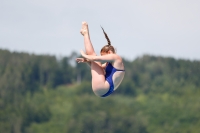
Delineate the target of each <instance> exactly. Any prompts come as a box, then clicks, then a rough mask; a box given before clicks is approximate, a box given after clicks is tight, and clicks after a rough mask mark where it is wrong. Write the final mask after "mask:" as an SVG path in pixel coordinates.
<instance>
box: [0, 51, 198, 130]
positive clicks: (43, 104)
mask: <svg viewBox="0 0 200 133" xmlns="http://www.w3.org/2000/svg"><path fill="white" fill-rule="evenodd" d="M78 56H79V55H78V54H77V53H72V54H71V55H70V56H69V57H63V58H59V59H57V58H56V57H55V56H50V55H34V54H28V53H17V52H10V51H8V50H0V132H2V133H34V132H37V133H43V132H49V133H51V132H52V133H56V132H83V133H84V132H85V133H89V132H93V133H95V132H109V133H112V132H113V133H116V132H133V133H150V132H152V133H156V132H158V133H162V132H163V133H164V132H165V133H166V132H170V133H173V132H174V133H175V132H177V133H178V132H181V133H184V132H185V133H186V132H193V133H195V132H197V131H198V130H199V127H200V116H199V115H198V111H199V108H200V105H199V104H198V101H200V99H199V96H198V94H200V93H199V92H200V91H199V89H200V82H199V81H200V69H199V68H200V61H190V60H181V59H180V60H176V59H174V58H164V57H155V56H149V55H144V56H142V57H138V58H137V59H135V60H133V61H129V60H126V59H124V65H125V69H126V75H125V78H124V80H123V82H122V84H121V85H120V87H119V88H118V89H117V90H116V92H115V93H114V94H112V95H111V96H109V97H107V98H105V99H102V98H99V97H96V96H95V95H94V94H93V92H92V90H91V84H90V82H91V76H90V69H89V67H88V66H87V65H86V64H78V65H77V64H76V63H75V62H74V60H75V58H76V57H78ZM186 99H188V100H189V101H187V100H186ZM190 112H192V113H190ZM191 124H192V126H191ZM191 127H192V128H191Z"/></svg>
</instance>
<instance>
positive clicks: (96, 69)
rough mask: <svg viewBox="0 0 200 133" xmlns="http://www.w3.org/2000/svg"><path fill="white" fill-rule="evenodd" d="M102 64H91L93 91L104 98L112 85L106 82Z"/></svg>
mask: <svg viewBox="0 0 200 133" xmlns="http://www.w3.org/2000/svg"><path fill="white" fill-rule="evenodd" d="M100 65H101V64H100V63H98V62H91V74H92V89H93V91H94V93H95V94H96V95H98V96H102V95H104V94H105V93H107V92H108V90H109V87H110V85H109V84H108V82H106V80H105V75H104V71H103V69H102V67H101V66H100Z"/></svg>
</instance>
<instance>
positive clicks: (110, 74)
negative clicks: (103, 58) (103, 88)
mask: <svg viewBox="0 0 200 133" xmlns="http://www.w3.org/2000/svg"><path fill="white" fill-rule="evenodd" d="M105 71H106V75H105V78H106V81H108V83H109V84H110V89H109V91H108V92H107V93H106V94H104V95H103V96H102V97H106V96H108V95H110V94H111V93H112V92H113V91H114V83H113V80H112V77H113V74H114V73H115V72H116V71H125V70H119V69H116V68H114V67H113V66H112V64H111V63H110V62H108V65H107V66H106V68H105Z"/></svg>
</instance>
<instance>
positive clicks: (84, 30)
mask: <svg viewBox="0 0 200 133" xmlns="http://www.w3.org/2000/svg"><path fill="white" fill-rule="evenodd" d="M81 34H82V35H83V36H84V45H85V50H86V54H87V55H96V54H95V51H94V48H93V45H92V42H91V40H90V34H89V28H88V24H87V23H86V22H82V28H81Z"/></svg>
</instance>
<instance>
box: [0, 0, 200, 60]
mask: <svg viewBox="0 0 200 133" xmlns="http://www.w3.org/2000/svg"><path fill="white" fill-rule="evenodd" d="M82 21H86V22H87V23H88V25H89V30H90V37H91V41H92V44H93V45H94V48H95V52H96V53H97V54H98V55H100V53H99V51H100V49H101V48H102V47H103V46H104V45H106V44H107V41H106V39H105V37H104V34H103V32H102V30H101V27H100V25H101V26H102V27H103V28H104V30H105V31H106V33H107V34H108V36H109V38H110V40H111V44H112V45H113V46H114V47H115V48H116V50H117V53H118V54H119V55H121V56H122V57H124V58H126V59H130V60H132V59H135V58H137V57H139V56H142V55H144V54H149V55H154V56H163V57H173V58H176V59H189V60H200V1H199V0H123V1H121V0H119V1H117V0H109V1H108V0H100V1H98V0H97V1H94V0H84V1H83V0H82V1H81V0H73V1H72V0H33V1H30V0H17V1H16V0H1V1H0V49H7V50H10V51H17V52H28V53H31V54H48V55H55V56H59V57H61V56H69V55H70V54H71V53H72V52H73V51H74V52H77V53H79V51H80V50H81V49H84V43H83V36H82V35H81V34H80V29H81V23H82Z"/></svg>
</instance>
